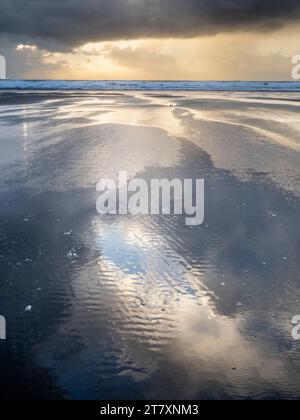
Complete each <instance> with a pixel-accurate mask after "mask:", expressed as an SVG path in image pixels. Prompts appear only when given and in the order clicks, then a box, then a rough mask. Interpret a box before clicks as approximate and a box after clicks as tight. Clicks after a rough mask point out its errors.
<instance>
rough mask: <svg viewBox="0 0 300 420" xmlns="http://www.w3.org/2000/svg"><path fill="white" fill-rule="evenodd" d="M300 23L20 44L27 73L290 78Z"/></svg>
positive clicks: (88, 76)
mask: <svg viewBox="0 0 300 420" xmlns="http://www.w3.org/2000/svg"><path fill="white" fill-rule="evenodd" d="M299 29H300V28H299V26H289V27H286V28H284V29H281V30H278V31H276V32H272V33H265V34H258V33H247V32H246V33H233V34H231V33H226V34H219V35H214V36H208V35H207V36H203V37H196V38H190V39H173V38H163V39H139V40H120V41H111V42H90V43H87V44H84V45H82V46H80V47H77V48H74V49H72V50H69V51H67V52H50V51H48V50H47V49H39V48H38V47H37V46H36V45H31V44H19V45H18V46H17V47H16V52H17V53H18V54H19V55H22V56H23V57H24V58H25V59H26V62H27V63H31V64H32V65H30V66H29V68H28V72H26V66H25V67H24V69H23V74H22V76H23V77H28V78H40V77H41V74H42V75H43V77H45V78H54V79H107V80H112V79H145V80H146V79H148V80H149V79H151V80H161V79H173V80H180V79H181V80H182V79H185V80H233V79H235V80H264V79H265V80H267V79H268V80H279V79H280V80H288V79H289V78H290V68H291V57H292V56H293V55H294V54H295V53H297V51H298V50H297V48H298V43H297V37H296V36H295V34H296V33H299Z"/></svg>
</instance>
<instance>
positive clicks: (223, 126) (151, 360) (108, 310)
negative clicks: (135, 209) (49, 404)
mask: <svg viewBox="0 0 300 420" xmlns="http://www.w3.org/2000/svg"><path fill="white" fill-rule="evenodd" d="M0 101H1V102H0V150H1V155H0V171H1V179H0V314H1V315H3V316H5V318H6V320H7V340H6V341H0V363H1V376H0V388H1V398H4V399H13V398H32V399H33V398H49V399H51V398H69V399H172V398H174V399H216V398H235V399H242V398H253V399H261V398H295V399H296V398H299V397H300V380H299V369H300V356H299V354H300V352H299V350H300V342H299V341H295V340H293V338H292V333H291V331H292V324H291V321H292V318H293V316H294V315H297V314H300V303H299V302H300V289H299V283H300V275H299V273H300V262H299V251H300V228H299V226H300V223H299V222H300V220H299V218H300V216H299V209H300V170H299V146H300V140H299V139H300V126H299V109H300V108H299V104H300V102H299V101H300V94H297V93H268V94H267V93H265V94H262V93H260V94H259V95H258V94H257V93H251V94H250V93H243V94H242V93H195V92H190V93H186V92H176V93H168V94H167V93H166V92H163V93H160V92H155V93H153V92H152V93H151V94H150V93H147V92H142V93H141V92H126V93H124V92H123V93H122V92H105V93H104V92H103V93H99V92H98V93H97V92H81V93H75V92H73V93H67V92H63V93H62V92H61V93H60V92H55V93H53V92H52V93H47V92H44V93H30V92H23V93H13V92H11V93H10V92H8V93H2V94H1V99H0ZM121 170H127V171H128V173H129V174H130V176H132V177H134V176H138V177H142V178H144V179H146V180H151V179H161V178H169V179H173V178H180V179H185V178H204V179H205V184H206V192H205V213H206V217H205V222H204V224H203V225H202V226H200V227H195V228H190V227H187V226H186V225H185V218H184V216H176V217H175V216H173V217H172V216H139V217H131V216H99V215H98V214H97V212H96V200H97V193H96V184H97V182H98V181H99V179H101V178H103V177H105V178H107V177H108V178H114V177H117V174H118V172H119V171H121ZM28 306H31V311H25V308H26V307H28Z"/></svg>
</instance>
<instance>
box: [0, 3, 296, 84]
mask: <svg viewBox="0 0 300 420" xmlns="http://www.w3.org/2000/svg"><path fill="white" fill-rule="evenodd" d="M299 34H300V2H299V0H84V1H82V0H1V14H0V55H3V56H4V57H5V58H6V61H7V77H8V78H22V79H81V80H83V79H102V80H113V79H126V80H127V79H134V80H139V79H142V80H291V69H292V63H291V62H292V57H293V56H295V55H297V54H300V42H299Z"/></svg>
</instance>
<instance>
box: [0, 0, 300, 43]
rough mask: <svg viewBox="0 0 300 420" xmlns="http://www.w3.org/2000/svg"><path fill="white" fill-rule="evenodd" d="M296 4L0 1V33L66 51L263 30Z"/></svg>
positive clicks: (290, 17)
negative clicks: (118, 41) (150, 39)
mask: <svg viewBox="0 0 300 420" xmlns="http://www.w3.org/2000/svg"><path fill="white" fill-rule="evenodd" d="M299 18H300V2H299V0H85V1H82V0H39V1H37V0H26V1H24V0H1V13H0V35H10V36H13V37H14V38H15V39H18V40H22V41H24V42H26V41H27V42H31V41H33V40H34V41H35V43H38V44H40V45H41V46H43V45H46V44H48V45H51V44H52V45H53V46H55V45H56V46H60V47H61V48H65V47H66V48H69V47H74V46H78V45H82V44H84V43H86V42H91V41H108V40H116V39H133V38H141V37H181V38H182V37H192V36H197V35H201V34H215V33H220V32H225V31H238V30H241V29H242V30H256V31H267V30H272V29H274V28H278V27H281V26H282V25H284V24H285V23H288V22H292V21H296V20H298V19H299Z"/></svg>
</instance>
